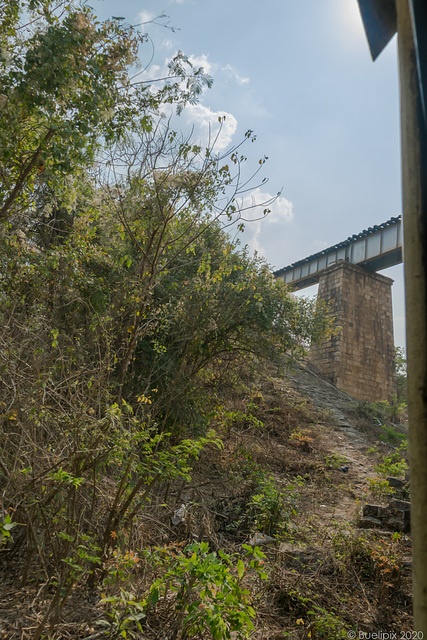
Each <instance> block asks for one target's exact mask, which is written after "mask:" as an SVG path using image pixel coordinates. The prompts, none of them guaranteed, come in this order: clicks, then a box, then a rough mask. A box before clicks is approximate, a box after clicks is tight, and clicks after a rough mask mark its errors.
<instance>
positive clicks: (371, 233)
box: [274, 216, 403, 290]
mask: <svg viewBox="0 0 427 640" xmlns="http://www.w3.org/2000/svg"><path fill="white" fill-rule="evenodd" d="M402 244H403V239H402V221H401V217H400V216H397V217H396V218H390V220H387V222H384V223H383V224H380V225H375V226H374V227H369V229H365V230H364V231H362V232H361V233H359V234H357V235H353V236H351V237H349V238H347V240H344V241H343V242H340V243H338V244H335V245H333V246H332V247H328V249H324V250H323V251H320V252H319V253H315V254H314V255H312V256H309V257H308V258H305V259H304V260H299V261H298V262H294V263H293V264H291V265H289V266H287V267H283V269H279V270H278V271H275V272H274V276H275V277H276V278H280V279H281V280H283V281H284V282H285V283H286V284H291V285H292V287H293V289H294V290H298V289H305V287H309V286H311V285H313V284H316V283H317V282H319V278H320V276H321V274H322V273H323V272H324V271H325V269H327V268H328V267H330V266H331V265H332V264H335V263H337V262H339V261H340V260H346V261H347V262H351V263H352V264H357V265H360V266H362V267H365V268H366V269H368V270H369V271H380V270H381V269H386V268H387V267H392V266H393V265H395V264H399V263H401V262H402V261H403V256H402Z"/></svg>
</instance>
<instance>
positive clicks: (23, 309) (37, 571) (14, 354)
mask: <svg viewBox="0 0 427 640" xmlns="http://www.w3.org/2000/svg"><path fill="white" fill-rule="evenodd" d="M0 10H1V11H0V16H1V18H0V19H1V22H0V66H1V71H2V80H1V83H2V84H1V88H0V179H1V182H0V220H1V227H0V323H1V327H2V330H1V334H0V374H1V380H2V385H1V387H0V424H1V432H0V438H1V440H0V442H1V447H0V491H1V504H0V560H1V575H0V578H1V581H2V594H3V595H2V599H1V603H0V631H1V632H2V633H3V637H4V638H8V639H10V640H14V639H18V638H19V639H20V640H27V639H28V640H30V639H31V640H39V639H40V638H51V639H52V640H54V639H56V640H59V639H61V638H64V639H65V638H70V639H71V638H76V639H81V640H82V639H83V638H85V639H86V640H89V639H91V640H94V639H95V638H103V637H104V638H111V639H113V638H147V640H148V639H154V638H158V639H159V640H160V639H166V638H167V639H170V640H172V639H181V640H184V638H215V639H221V638H245V637H259V638H267V637H268V638H275V637H284V633H285V632H288V631H289V633H294V634H296V635H294V636H291V637H295V638H308V637H312V638H316V637H318V638H341V637H345V635H343V634H345V632H346V630H347V629H352V628H355V625H356V626H357V625H358V624H359V622H360V620H361V619H362V618H363V620H365V622H366V624H371V623H372V624H373V623H374V622H375V624H378V625H383V624H384V621H387V624H388V625H389V626H391V625H398V624H400V625H401V628H403V627H402V625H403V624H405V625H407V624H409V622H408V619H409V618H408V613H407V610H408V606H409V602H410V595H409V593H408V585H407V577H406V575H404V573H403V572H402V565H400V564H399V562H400V560H399V558H400V555H399V554H401V547H402V543H403V542H402V540H403V538H402V537H401V536H397V537H395V538H391V539H390V540H387V541H384V540H380V541H378V540H376V539H375V537H373V536H372V535H368V534H366V535H364V536H359V535H358V534H357V533H355V532H354V530H350V529H347V528H346V527H345V526H344V525H343V523H341V524H340V523H338V525H339V526H338V525H337V526H338V528H336V527H335V524H334V523H333V522H332V520H333V519H334V518H333V517H331V522H330V523H329V524H328V526H327V527H326V528H324V529H323V530H321V531H320V534H319V522H318V521H317V520H316V518H314V520H311V519H310V508H311V507H310V505H313V504H315V503H316V502H317V501H318V500H319V496H321V495H323V493H325V495H326V494H327V493H328V491H330V490H333V491H335V490H338V488H339V487H341V485H342V481H343V478H342V477H341V475H340V474H339V473H338V474H337V473H336V466H337V464H336V463H337V462H340V460H339V459H338V458H336V457H334V454H333V453H332V454H331V452H330V451H329V449H328V447H327V446H326V445H325V444H324V443H323V444H322V439H321V437H320V436H321V433H322V430H323V429H325V428H326V425H327V424H328V420H329V418H328V417H327V416H326V414H324V413H319V412H318V411H316V409H315V408H314V407H313V406H311V405H310V404H308V403H307V400H305V399H303V398H301V397H300V396H299V395H298V393H297V392H295V391H291V390H290V389H288V388H287V387H286V383H284V382H283V381H282V380H281V378H280V377H278V376H279V374H280V372H283V371H284V368H285V367H287V366H289V365H290V364H291V363H292V362H295V361H296V360H298V359H300V358H302V357H303V355H304V349H305V348H306V346H307V345H308V344H309V343H310V342H311V341H315V340H318V339H321V337H322V336H324V335H325V334H326V333H327V332H328V330H329V322H328V319H327V315H326V314H325V312H324V310H322V309H321V308H317V309H316V308H315V306H314V305H313V303H310V302H309V301H307V300H304V299H296V298H294V297H293V296H292V295H291V294H290V293H289V291H288V290H287V289H286V287H284V286H283V284H282V283H280V282H276V281H275V280H274V279H273V278H272V276H271V273H270V270H269V268H268V265H266V264H265V263H264V262H263V261H262V260H260V259H259V258H257V257H251V256H250V255H249V253H248V252H247V251H246V250H245V249H242V248H240V247H239V244H238V242H237V241H235V240H232V236H231V235H230V234H229V232H228V231H229V227H232V226H233V225H234V226H235V227H236V229H237V228H238V227H239V225H241V224H242V218H243V217H244V216H246V214H245V213H244V212H243V211H242V209H241V206H242V205H239V203H241V202H242V200H241V196H242V194H245V193H246V191H247V190H248V188H249V185H250V184H252V185H254V186H255V185H256V176H257V173H258V170H259V169H260V168H262V167H263V165H264V159H261V160H260V162H259V165H258V166H257V168H256V170H255V171H254V172H253V180H252V181H251V178H250V177H249V178H248V177H243V176H244V171H243V166H244V163H245V157H244V155H243V153H244V152H243V148H244V147H242V145H238V146H236V147H234V148H232V149H230V150H229V152H228V153H223V154H222V155H219V154H217V153H216V151H215V140H213V141H212V144H211V146H210V148H208V149H204V148H201V147H200V146H199V145H198V144H195V143H194V142H193V141H192V140H191V139H189V138H188V137H185V136H182V135H181V134H179V133H176V132H175V131H174V130H173V128H172V122H174V117H173V115H172V114H173V112H174V111H175V110H176V109H178V111H181V110H182V109H184V108H185V105H186V104H188V103H193V102H194V101H196V100H197V96H198V95H199V94H200V92H201V91H202V89H203V87H204V86H209V85H210V84H211V82H212V80H211V78H209V77H208V76H206V74H204V72H203V69H195V68H193V67H192V65H191V63H190V62H189V61H188V59H187V58H186V57H185V55H184V54H182V53H178V54H177V56H176V57H175V58H174V60H172V61H171V63H170V65H169V78H168V79H166V80H164V81H161V82H160V83H159V84H158V85H157V84H156V87H157V88H156V89H153V85H152V83H151V82H147V83H145V82H144V77H143V74H142V79H141V77H139V76H138V78H137V79H136V80H135V79H134V80H132V75H133V74H134V73H135V71H134V65H135V64H136V63H137V60H138V55H139V53H138V52H139V48H140V47H144V45H145V44H146V40H147V38H146V37H145V36H144V35H143V34H141V33H139V32H138V31H135V30H134V29H133V28H131V27H128V26H126V25H124V24H123V21H122V20H121V19H112V20H111V21H109V22H106V23H99V22H98V21H97V20H96V19H95V17H94V16H93V14H92V13H91V10H90V9H89V8H87V7H83V8H81V7H80V8H77V7H76V6H74V5H73V4H72V3H71V4H68V3H60V5H59V6H58V5H57V4H55V3H52V2H50V1H49V0H31V1H28V2H27V1H25V0H14V2H8V1H7V2H3V3H2V2H0ZM165 114H167V115H165ZM253 140H254V137H253V134H252V132H248V133H247V135H246V137H245V140H244V141H243V142H242V144H251V142H252V141H253ZM248 181H249V182H248ZM267 213H268V203H266V207H265V210H264V211H262V212H261V215H266V214H267ZM325 446H326V448H325ZM372 455H374V454H372ZM331 456H332V457H331ZM338 466H339V465H338ZM401 468H403V466H402V467H401ZM343 490H344V491H347V489H343ZM319 492H320V493H319ZM323 524H325V523H323ZM329 525H330V526H329ZM322 526H323V525H322ZM331 527H332V529H333V530H334V532H332V529H331ZM334 527H335V528H334ZM260 536H261V537H262V536H263V537H264V538H263V540H262V541H261V542H263V543H264V542H269V543H272V546H271V547H268V549H269V551H267V552H266V553H264V552H263V551H262V549H263V548H264V547H263V546H260V545H259V544H258V542H260ZM286 541H287V542H294V543H298V544H302V545H303V546H305V547H307V545H308V546H309V547H310V545H311V546H312V545H315V546H316V545H317V546H319V548H320V547H322V548H323V546H324V545H325V544H326V543H327V544H326V547H325V548H326V549H327V551H325V552H324V553H323V552H322V554H321V555H320V556H319V554H318V553H317V556H316V554H315V553H314V552H313V553H314V555H315V557H316V558H317V559H316V560H315V565H313V564H310V562H309V561H304V562H303V561H301V560H300V561H298V560H295V562H296V565H295V566H293V567H291V568H289V567H288V568H286V567H285V566H284V565H283V562H282V561H281V560H280V554H281V553H282V555H283V554H285V555H286V553H287V552H286V550H284V549H283V548H282V550H280V548H279V546H278V545H279V543H280V542H282V543H283V542H286ZM270 548H271V552H270ZM286 557H288V556H286ZM298 562H300V564H299V565H298ZM313 562H314V560H313ZM316 563H317V564H316ZM306 565H309V566H310V567H311V568H310V569H309V572H308V574H306V571H305V569H304V570H301V567H302V566H304V567H305V566H306ZM379 584H381V585H382V586H381V595H380V597H379V598H377V600H378V602H377V604H371V603H372V602H373V598H374V596H373V594H374V592H375V590H377V589H378V585H379ZM365 602H369V603H370V604H369V608H368V614H367V613H366V610H365V604H364V603H365ZM396 603H397V605H398V606H399V613H395V612H394V611H395V610H394V607H395V605H396ZM362 614H363V615H362ZM396 628H397V627H396ZM405 628H406V627H405ZM408 628H409V627H408ZM266 630H268V631H266Z"/></svg>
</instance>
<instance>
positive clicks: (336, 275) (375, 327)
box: [310, 260, 395, 402]
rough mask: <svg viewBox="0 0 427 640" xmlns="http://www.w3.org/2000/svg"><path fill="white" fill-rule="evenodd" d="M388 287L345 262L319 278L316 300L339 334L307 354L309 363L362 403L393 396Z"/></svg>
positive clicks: (386, 282) (374, 275) (376, 276)
mask: <svg viewBox="0 0 427 640" xmlns="http://www.w3.org/2000/svg"><path fill="white" fill-rule="evenodd" d="M392 284H393V280H391V278H387V277H385V276H382V275H380V274H378V273H375V272H373V271H369V270H368V269H366V268H365V267H361V266H358V265H355V264H351V263H349V262H346V261H344V260H341V261H339V262H337V263H335V264H333V265H331V266H330V267H328V268H327V269H325V270H324V271H323V272H322V274H321V275H320V279H319V292H318V300H323V301H325V302H326V303H327V304H328V306H329V307H330V310H331V313H332V315H333V316H334V318H335V320H334V324H335V327H337V333H336V335H334V336H332V337H331V338H330V339H329V340H326V341H325V342H324V343H323V344H321V345H316V346H315V347H313V348H312V349H311V352H310V361H311V362H312V363H313V364H314V365H315V367H316V368H317V369H318V370H319V371H320V372H321V373H322V375H323V376H325V377H326V379H327V380H329V382H331V383H332V384H334V385H335V386H336V387H338V388H339V389H341V390H342V391H346V392H347V393H348V394H349V395H351V396H353V397H355V398H358V399H361V400H367V401H370V402H373V401H376V400H387V401H390V400H391V399H392V396H393V393H395V379H394V338H393V313H392V303H391V285H392Z"/></svg>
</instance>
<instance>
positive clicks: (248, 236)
mask: <svg viewBox="0 0 427 640" xmlns="http://www.w3.org/2000/svg"><path fill="white" fill-rule="evenodd" d="M272 201H273V202H272ZM269 203H270V204H269ZM239 205H240V206H241V207H242V208H246V209H248V208H249V207H256V208H253V209H248V210H246V211H244V212H243V213H242V216H243V218H245V220H248V221H249V222H248V223H247V224H246V226H245V232H244V236H243V238H244V242H245V243H246V244H247V245H248V247H249V249H250V251H252V252H254V251H256V252H257V253H258V254H260V255H262V256H265V255H266V249H265V247H266V246H268V244H269V241H270V240H271V234H272V233H273V234H274V235H276V234H277V229H272V228H271V226H270V225H273V224H280V225H285V224H289V223H290V222H291V221H292V219H293V217H294V213H293V204H292V202H291V201H290V200H287V199H286V198H283V197H282V196H277V197H276V198H275V196H274V195H272V194H271V193H268V192H267V191H262V190H261V188H260V187H258V188H257V189H254V191H253V192H252V193H251V194H249V195H248V196H246V197H245V198H243V199H242V200H241V201H240V202H239ZM264 209H270V213H269V214H268V215H266V216H264V217H263V211H264ZM269 236H270V238H269Z"/></svg>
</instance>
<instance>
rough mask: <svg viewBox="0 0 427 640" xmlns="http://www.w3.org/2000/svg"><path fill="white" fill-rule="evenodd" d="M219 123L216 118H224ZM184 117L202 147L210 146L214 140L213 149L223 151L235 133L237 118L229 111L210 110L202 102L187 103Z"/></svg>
mask: <svg viewBox="0 0 427 640" xmlns="http://www.w3.org/2000/svg"><path fill="white" fill-rule="evenodd" d="M224 116H225V120H223V122H221V123H219V122H218V118H221V119H222V118H224ZM183 117H184V119H185V120H186V121H187V122H188V124H191V125H192V126H193V127H194V138H195V139H196V140H198V141H199V142H200V144H201V145H202V146H203V147H207V146H210V145H211V144H212V143H213V141H214V140H216V141H215V149H214V151H216V152H220V151H224V149H226V148H227V147H228V146H230V144H231V141H232V138H233V136H234V134H235V133H236V129H237V120H236V118H235V117H234V116H233V115H232V114H231V113H226V112H225V111H212V109H211V108H210V107H205V106H204V105H202V104H195V105H188V106H187V108H186V109H185V110H184V112H183Z"/></svg>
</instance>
